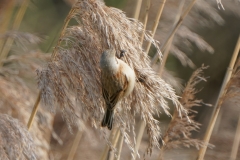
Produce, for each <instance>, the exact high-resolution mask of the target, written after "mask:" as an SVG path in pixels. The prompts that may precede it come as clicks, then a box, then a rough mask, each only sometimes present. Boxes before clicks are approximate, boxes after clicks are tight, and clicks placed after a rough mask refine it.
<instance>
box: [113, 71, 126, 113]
mask: <svg viewBox="0 0 240 160" xmlns="http://www.w3.org/2000/svg"><path fill="white" fill-rule="evenodd" d="M127 87H128V79H127V77H126V75H125V74H124V76H122V77H121V78H119V87H118V88H119V90H117V91H116V92H115V93H113V94H112V96H110V104H111V109H113V108H114V106H115V105H116V104H117V102H118V101H119V100H120V99H121V98H122V97H123V96H124V93H125V91H126V89H127Z"/></svg>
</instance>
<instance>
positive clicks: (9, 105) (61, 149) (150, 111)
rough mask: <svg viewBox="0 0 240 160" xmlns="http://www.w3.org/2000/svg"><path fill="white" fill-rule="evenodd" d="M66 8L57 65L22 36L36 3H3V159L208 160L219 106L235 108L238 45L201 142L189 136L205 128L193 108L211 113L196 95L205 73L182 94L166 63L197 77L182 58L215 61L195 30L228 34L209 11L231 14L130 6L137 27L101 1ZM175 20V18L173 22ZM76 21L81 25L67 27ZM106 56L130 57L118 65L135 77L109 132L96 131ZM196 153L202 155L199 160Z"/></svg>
mask: <svg viewBox="0 0 240 160" xmlns="http://www.w3.org/2000/svg"><path fill="white" fill-rule="evenodd" d="M67 2H68V4H72V8H71V10H70V12H69V14H68V15H67V17H66V19H65V22H64V26H63V28H62V30H61V32H60V33H58V34H59V35H60V37H59V39H58V41H57V44H56V45H55V46H52V47H54V49H53V52H52V53H51V56H50V54H48V53H42V51H41V50H40V49H39V48H38V47H39V43H41V42H42V41H43V39H41V38H39V37H38V36H36V35H34V34H31V33H27V32H21V31H18V29H19V26H20V24H21V21H22V18H23V16H24V14H25V12H26V9H27V6H28V5H29V3H30V2H29V1H28V0H23V1H18V2H16V1H15V0H5V1H1V2H0V26H1V27H0V111H1V114H0V123H1V124H0V159H4V160H5V159H9V160H13V159H30V160H35V159H44V160H48V159H68V160H73V159H101V160H106V159H108V160H113V159H116V160H119V159H139V158H140V159H143V157H145V158H146V159H159V160H160V159H162V160H164V159H168V158H167V157H168V156H167V155H166V154H168V152H169V151H170V153H171V151H174V150H176V148H181V147H187V148H189V149H185V150H181V151H183V152H185V153H189V154H190V155H191V157H194V158H193V159H196V158H197V157H198V160H201V159H203V158H204V156H205V151H206V149H208V148H207V146H211V145H210V144H209V139H210V137H211V134H212V131H213V127H214V126H215V123H216V120H217V117H218V115H219V110H220V108H221V106H222V104H224V103H229V104H231V103H236V104H238V102H239V97H238V95H239V87H240V86H239V66H240V65H239V63H240V60H239V59H238V60H237V57H238V52H239V49H240V40H239V41H238V42H237V45H236V48H235V52H234V54H233V58H232V60H231V63H230V66H229V69H228V70H227V73H226V77H225V81H224V82H223V85H222V89H221V91H220V93H219V98H218V100H217V101H216V103H215V105H214V106H215V107H214V111H213V116H212V118H211V120H210V122H209V124H208V125H209V127H208V130H207V131H206V133H204V134H205V137H204V138H203V140H202V138H199V137H197V138H196V137H194V136H193V134H194V133H196V132H198V131H199V130H200V127H201V124H200V123H199V122H198V121H196V116H197V115H198V112H197V111H196V110H195V108H194V107H199V106H202V107H208V106H211V105H210V104H206V103H204V102H203V101H202V100H199V99H198V98H197V95H196V94H197V93H198V92H200V91H201V89H197V88H198V87H197V84H198V83H199V82H201V81H206V79H205V78H204V76H203V71H205V69H207V68H208V67H206V66H204V65H202V66H201V67H200V68H198V69H196V70H195V72H193V74H192V76H191V77H190V79H189V81H188V82H187V83H186V85H185V86H184V85H183V84H182V80H180V79H179V78H177V76H175V75H174V74H173V73H172V72H170V71H168V70H167V69H165V68H164V67H165V63H166V60H167V58H168V56H169V53H171V54H172V55H173V56H175V57H176V58H177V59H178V60H179V61H180V62H181V64H182V65H183V66H189V67H190V68H196V65H195V64H194V63H193V61H192V60H191V59H190V58H188V55H187V54H186V53H187V52H191V51H192V48H193V46H196V48H198V49H199V50H200V51H202V52H209V53H211V54H212V53H213V52H214V49H213V48H212V47H211V46H210V45H209V44H208V43H207V42H206V41H205V40H204V39H203V38H202V37H201V36H200V35H198V34H197V33H195V31H194V30H193V27H195V26H194V25H195V24H194V21H195V19H196V18H197V19H201V20H200V21H199V25H206V26H211V25H212V24H211V23H210V22H213V21H214V23H217V24H219V25H222V24H224V19H223V18H222V17H221V16H220V14H219V13H218V11H217V10H216V8H214V5H213V4H215V7H216V6H218V7H219V9H224V7H225V4H222V2H221V1H220V0H217V1H210V2H207V1H195V0H191V1H190V0H186V1H181V2H176V1H173V0H169V1H165V0H163V2H165V3H162V4H160V6H159V3H158V1H156V0H152V1H151V0H147V1H137V2H138V3H136V4H131V5H128V6H131V7H132V6H133V5H134V6H136V9H135V10H134V18H135V19H133V18H128V17H127V16H126V15H125V13H124V12H123V11H121V10H119V9H116V8H113V7H107V6H106V5H105V4H104V3H103V2H102V1H98V0H78V1H67ZM128 3H133V1H129V2H128ZM141 3H142V4H141ZM232 3H237V2H232ZM150 4H151V5H150ZM155 4H156V5H155ZM216 4H217V5H216ZM17 5H19V7H18V8H17V9H16V13H14V12H13V9H14V8H15V7H16V6H17ZM1 6H3V7H1ZM157 7H159V8H157ZM231 7H232V10H231V12H233V13H235V6H234V5H233V4H226V7H225V9H226V8H227V9H228V8H231ZM166 8H167V9H166ZM125 9H126V10H128V9H127V7H126V8H125ZM149 9H150V10H149ZM173 10H174V11H175V12H174V13H176V14H170V13H172V12H173ZM189 11H191V12H189ZM155 13H157V15H158V16H157V18H156V19H155V17H153V16H154V15H155ZM236 14H239V12H237V11H236ZM204 15H207V16H208V18H206V16H204ZM138 17H139V19H140V21H142V22H143V23H141V22H140V21H138V20H137V19H138ZM161 17H163V18H162V19H161ZM153 19H155V21H154V20H153ZM184 19H186V21H183V20H184ZM147 20H148V21H147ZM159 20H160V22H159ZM70 21H74V22H76V23H75V25H73V26H70V25H69V22H70ZM158 23H159V24H158ZM157 28H158V29H157ZM154 37H155V38H156V39H157V40H156V39H154ZM158 40H159V41H160V42H161V43H159V41H158ZM150 46H152V47H151V48H150ZM108 48H115V49H116V50H117V51H119V53H120V50H121V49H124V50H125V51H126V54H125V55H124V57H123V58H122V60H123V61H125V62H126V63H127V64H129V66H130V67H131V68H133V69H134V71H135V73H136V76H137V83H136V85H135V88H134V91H133V93H132V94H131V95H130V96H129V97H127V98H125V99H124V100H122V102H121V103H120V104H119V105H118V107H117V109H116V113H115V114H116V116H115V120H114V128H113V130H112V131H111V132H110V131H108V130H107V129H105V128H101V127H100V126H101V125H100V124H101V120H102V117H103V113H104V110H105V104H104V100H103V97H102V93H101V83H100V69H99V60H100V56H101V53H102V52H103V51H104V50H106V49H108ZM184 48H185V49H184ZM186 48H187V49H186ZM203 63H204V62H203ZM210 67H211V66H210ZM35 71H36V72H37V73H36V72H35ZM176 91H177V92H176ZM37 95H38V96H37ZM36 97H38V98H36ZM229 101H230V102H231V103H230V102H229ZM33 106H34V109H33V111H32V108H33ZM165 115H167V116H168V117H170V118H171V121H170V122H169V123H168V124H167V125H165V126H163V125H162V124H161V123H160V122H161V120H162V119H163V118H162V117H164V116H165ZM30 116H31V118H29V117H30ZM14 118H16V119H17V120H16V119H14ZM239 122H240V121H239ZM26 126H27V127H26ZM238 126H240V124H238ZM164 127H165V128H166V129H162V128H164ZM239 128H240V127H239ZM145 132H146V134H147V137H148V138H145V134H144V133H145ZM238 132H240V129H237V133H236V136H235V139H234V141H235V143H234V144H233V147H232V151H231V158H232V159H233V160H235V159H236V157H237V153H238V147H239V146H238V145H239V141H240V138H239V136H238V134H239V133H238ZM104 146H105V148H104ZM125 146H128V148H126V147H125ZM191 147H195V148H196V149H198V150H199V149H200V151H199V153H198V151H196V150H194V149H193V148H191ZM78 150H79V152H78ZM193 150H194V151H193ZM189 151H190V152H189ZM227 157H230V156H227ZM175 159H178V158H177V156H175ZM186 159H187V158H186Z"/></svg>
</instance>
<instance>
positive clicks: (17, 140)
mask: <svg viewBox="0 0 240 160" xmlns="http://www.w3.org/2000/svg"><path fill="white" fill-rule="evenodd" d="M0 159H9V160H14V159H22V160H37V156H36V147H35V145H34V143H33V139H32V137H31V135H30V133H29V132H28V131H27V129H26V127H25V126H24V125H23V124H22V123H20V122H19V121H18V120H17V119H14V118H12V117H11V116H9V115H6V114H0Z"/></svg>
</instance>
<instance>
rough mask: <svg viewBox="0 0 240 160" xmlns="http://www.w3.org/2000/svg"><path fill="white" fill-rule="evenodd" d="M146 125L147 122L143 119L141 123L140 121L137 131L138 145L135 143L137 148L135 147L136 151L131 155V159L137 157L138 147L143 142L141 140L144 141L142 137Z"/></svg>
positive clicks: (133, 159)
mask: <svg viewBox="0 0 240 160" xmlns="http://www.w3.org/2000/svg"><path fill="white" fill-rule="evenodd" d="M145 127H146V123H145V122H144V121H143V120H141V121H140V123H139V127H138V132H137V138H136V145H135V148H134V153H133V155H132V157H131V160H135V159H136V156H137V155H138V156H139V154H138V149H139V147H140V144H141V141H142V137H143V133H144V131H145Z"/></svg>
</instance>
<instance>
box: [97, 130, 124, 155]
mask: <svg viewBox="0 0 240 160" xmlns="http://www.w3.org/2000/svg"><path fill="white" fill-rule="evenodd" d="M119 136H120V130H117V129H115V128H114V129H113V130H112V131H111V134H110V136H109V139H110V141H111V142H112V146H113V147H115V146H116V144H117V142H118V139H119ZM110 154H111V148H110V147H109V146H108V145H106V147H105V149H104V151H103V154H102V156H101V160H106V158H107V157H108V159H110V157H111V158H113V157H114V155H113V154H112V155H113V157H112V156H111V155H110Z"/></svg>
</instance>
